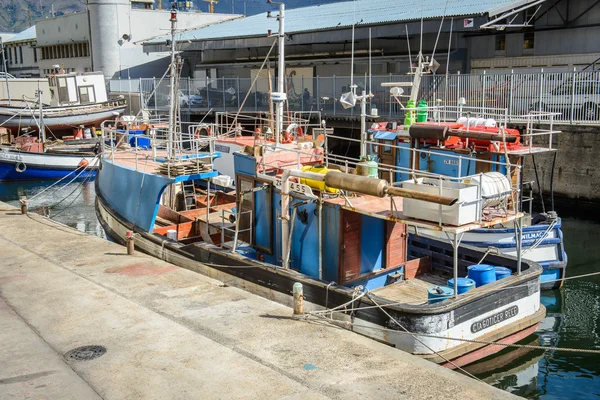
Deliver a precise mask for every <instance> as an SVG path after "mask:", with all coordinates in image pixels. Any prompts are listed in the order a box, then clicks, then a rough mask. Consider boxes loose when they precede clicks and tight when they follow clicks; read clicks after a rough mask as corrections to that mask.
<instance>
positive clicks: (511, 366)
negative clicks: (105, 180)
mask: <svg viewBox="0 0 600 400" xmlns="http://www.w3.org/2000/svg"><path fill="white" fill-rule="evenodd" d="M50 184H51V183H48V184H45V183H40V182H35V183H33V182H27V183H6V182H3V183H0V200H1V201H4V202H7V203H9V204H13V205H18V203H19V202H18V199H19V197H20V196H27V197H28V198H32V201H31V205H30V209H32V210H34V211H36V212H39V213H42V214H45V215H49V216H50V217H51V218H53V219H55V220H57V221H59V222H61V223H63V224H65V225H68V226H71V227H74V228H76V229H78V230H80V231H82V232H86V233H89V234H92V235H97V236H101V237H105V235H104V232H103V230H102V227H101V225H100V223H99V222H98V220H97V219H96V213H95V210H94V200H95V193H94V184H93V182H92V183H90V182H86V183H75V184H71V185H69V186H66V187H62V186H61V185H56V186H55V187H52V188H50V189H48V190H46V191H45V192H43V193H41V194H39V195H38V196H36V194H38V193H40V192H41V191H42V190H44V189H46V188H47V187H48V186H49V185H50ZM34 196H35V197H34ZM57 203H58V204H57ZM559 212H560V210H559ZM562 231H563V234H564V241H565V247H566V251H567V254H568V256H569V264H568V269H567V276H578V275H584V274H589V273H593V272H597V271H600V246H599V245H598V243H600V222H593V221H586V220H583V219H577V218H570V217H564V216H563V226H562ZM57 245H59V244H57ZM542 302H543V303H544V305H545V306H546V308H547V316H546V318H545V320H544V321H542V323H541V325H540V328H539V329H538V331H537V332H536V333H535V334H534V335H531V336H530V337H528V338H526V339H525V340H523V341H522V342H520V343H521V344H531V345H543V346H550V347H559V348H577V349H600V276H590V277H585V278H581V279H573V280H568V281H567V282H566V283H565V285H564V287H563V288H562V289H560V290H554V291H545V292H542ZM466 370H467V371H469V372H470V373H472V374H474V375H475V376H476V377H477V378H479V379H481V380H483V381H485V382H487V383H488V384H490V385H493V386H496V387H499V388H501V389H504V390H507V391H509V392H512V393H514V394H516V395H519V396H523V397H526V398H529V399H565V398H569V399H583V398H590V397H598V396H600V354H585V353H570V352H564V351H557V350H550V351H542V350H531V349H526V348H520V349H507V350H504V351H502V352H500V353H498V354H495V355H493V356H491V357H488V358H486V359H484V360H481V361H479V362H477V363H475V364H472V365H470V366H468V367H467V368H466Z"/></svg>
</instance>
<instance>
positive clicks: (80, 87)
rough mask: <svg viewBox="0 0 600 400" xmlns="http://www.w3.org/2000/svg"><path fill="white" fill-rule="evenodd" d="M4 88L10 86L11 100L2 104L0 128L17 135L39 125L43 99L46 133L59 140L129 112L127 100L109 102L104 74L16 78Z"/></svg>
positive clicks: (9, 80) (3, 101)
mask: <svg viewBox="0 0 600 400" xmlns="http://www.w3.org/2000/svg"><path fill="white" fill-rule="evenodd" d="M2 86H7V90H6V93H7V94H10V96H11V97H8V98H5V99H3V100H0V126H3V127H6V128H10V129H11V130H13V133H15V134H16V133H18V132H16V130H18V129H20V128H21V127H28V126H29V127H34V126H37V125H38V119H39V115H38V109H39V108H40V107H39V102H40V97H41V99H42V100H41V101H42V103H43V114H44V115H43V116H44V121H45V126H46V129H49V130H51V131H52V132H54V133H55V134H56V135H57V136H60V133H64V132H71V131H72V130H73V128H74V127H79V126H80V125H83V126H85V127H91V126H96V127H98V126H100V123H101V122H102V121H105V120H107V119H111V118H114V117H115V116H116V115H119V114H122V113H123V112H124V111H125V108H126V102H125V99H124V98H119V99H115V100H111V99H109V98H108V96H107V93H106V85H105V81H104V74H102V73H101V72H86V73H84V74H75V73H67V74H55V75H52V76H50V77H48V78H41V79H40V78H35V79H33V78H14V79H8V80H6V85H2ZM38 91H39V92H41V93H39V94H38V93H37V92H38Z"/></svg>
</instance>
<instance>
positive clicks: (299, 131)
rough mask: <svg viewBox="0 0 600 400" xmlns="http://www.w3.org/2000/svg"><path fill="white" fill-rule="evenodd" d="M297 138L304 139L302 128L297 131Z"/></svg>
mask: <svg viewBox="0 0 600 400" xmlns="http://www.w3.org/2000/svg"><path fill="white" fill-rule="evenodd" d="M296 138H298V139H302V138H304V131H302V127H301V126H298V128H297V129H296Z"/></svg>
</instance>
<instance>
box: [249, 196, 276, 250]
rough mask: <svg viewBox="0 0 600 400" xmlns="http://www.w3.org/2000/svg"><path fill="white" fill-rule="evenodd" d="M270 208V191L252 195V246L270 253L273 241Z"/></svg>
mask: <svg viewBox="0 0 600 400" xmlns="http://www.w3.org/2000/svg"><path fill="white" fill-rule="evenodd" d="M271 216H272V206H271V191H270V190H261V191H258V192H255V193H254V213H253V217H254V227H253V232H254V233H253V234H254V244H255V245H256V246H258V247H259V248H260V249H261V250H266V252H267V253H271V252H272V251H273V249H272V244H271V242H272V240H273V232H272V228H273V226H274V225H273V220H272V218H271Z"/></svg>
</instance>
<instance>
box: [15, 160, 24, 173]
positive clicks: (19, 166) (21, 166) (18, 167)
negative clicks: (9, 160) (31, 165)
mask: <svg viewBox="0 0 600 400" xmlns="http://www.w3.org/2000/svg"><path fill="white" fill-rule="evenodd" d="M26 169H27V165H25V163H23V162H20V163H18V164H17V165H15V171H17V172H25V170H26Z"/></svg>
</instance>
